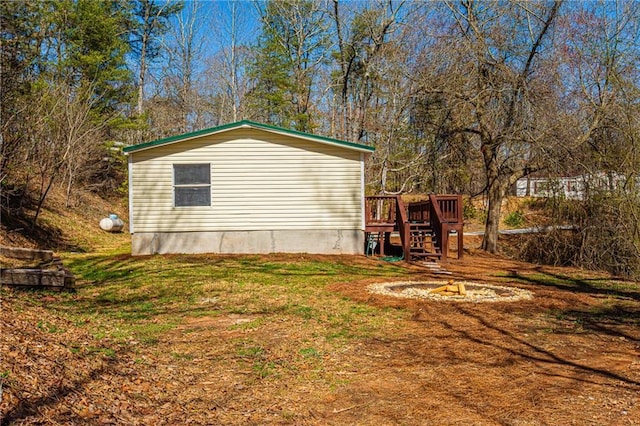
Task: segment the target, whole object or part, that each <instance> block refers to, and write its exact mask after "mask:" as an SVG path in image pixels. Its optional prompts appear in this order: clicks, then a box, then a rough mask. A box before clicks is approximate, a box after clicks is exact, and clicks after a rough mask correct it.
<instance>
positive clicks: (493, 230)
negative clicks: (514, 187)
mask: <svg viewBox="0 0 640 426" xmlns="http://www.w3.org/2000/svg"><path fill="white" fill-rule="evenodd" d="M503 186H504V185H501V184H500V183H499V182H498V181H497V180H494V181H493V183H492V184H490V185H489V189H488V206H487V220H486V221H485V227H484V238H483V239H482V246H481V248H482V250H485V251H488V252H489V253H496V252H497V251H498V231H499V229H500V210H501V209H502V200H503V199H504V194H505V191H504V190H503Z"/></svg>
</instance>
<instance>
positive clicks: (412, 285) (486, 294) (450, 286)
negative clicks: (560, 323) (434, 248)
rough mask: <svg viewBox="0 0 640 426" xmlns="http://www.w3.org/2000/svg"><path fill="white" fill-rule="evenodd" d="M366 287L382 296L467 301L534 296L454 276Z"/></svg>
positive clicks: (499, 300)
mask: <svg viewBox="0 0 640 426" xmlns="http://www.w3.org/2000/svg"><path fill="white" fill-rule="evenodd" d="M367 289H368V290H369V291H370V292H371V293H376V294H382V295H385V296H393V297H401V298H408V299H427V300H434V301H451V302H468V303H486V302H515V301H518V300H528V299H531V298H532V297H533V293H531V292H530V291H527V290H523V289H521V288H516V287H504V286H498V285H491V284H482V283H475V282H470V281H455V280H449V281H424V282H407V281H404V282H392V283H378V284H372V285H370V286H369V287H367Z"/></svg>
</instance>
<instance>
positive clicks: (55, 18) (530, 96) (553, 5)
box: [0, 0, 640, 276]
mask: <svg viewBox="0 0 640 426" xmlns="http://www.w3.org/2000/svg"><path fill="white" fill-rule="evenodd" d="M639 7H640V6H639V5H638V3H636V2H631V1H621V2H608V1H604V0H601V1H590V2H563V1H536V2H520V1H506V2H505V1H501V2H492V1H482V2H479V1H473V0H462V1H450V0H447V1H441V2H406V1H394V0H377V1H369V2H348V1H339V0H333V1H328V0H325V1H293V0H281V1H267V2H259V3H253V2H211V3H208V2H197V1H190V2H186V3H183V2H165V1H156V0H136V1H132V2H119V1H108V2H106V1H99V0H64V1H44V0H43V1H24V2H3V3H0V12H1V13H0V19H1V23H0V27H1V28H0V43H1V49H2V50H1V55H2V56H1V70H0V71H1V78H2V84H1V90H2V93H1V96H2V99H1V100H2V110H1V113H0V120H1V121H0V125H1V138H2V139H1V147H0V156H1V157H0V185H1V190H0V191H1V194H0V195H1V207H2V217H3V221H6V220H8V219H10V218H14V217H26V218H27V219H28V221H29V223H30V226H32V227H35V226H37V224H38V215H39V211H40V209H41V207H42V206H43V204H44V203H46V201H47V197H48V196H49V194H50V193H51V191H52V190H58V191H61V192H63V193H64V194H65V197H66V200H67V202H66V205H67V207H73V205H74V203H75V202H76V201H74V200H76V197H75V194H76V192H77V191H80V190H90V191H94V192H98V193H102V192H105V191H111V190H113V189H114V188H118V187H120V185H121V184H122V182H123V181H124V174H125V168H124V164H123V163H122V158H121V157H120V155H119V154H118V151H117V150H112V149H111V148H112V147H113V145H114V143H124V144H134V143H140V142H144V141H150V140H153V139H157V138H160V137H165V136H170V135H175V134H179V133H183V132H187V131H193V130H199V129H203V128H207V127H212V126H216V125H220V124H225V123H230V122H233V121H237V120H241V119H250V120H255V121H259V122H264V123H266V124H273V125H277V126H282V127H286V128H291V129H295V130H299V131H304V132H313V133H316V134H319V135H324V136H329V137H333V138H337V139H341V140H346V141H350V142H357V143H361V144H366V145H370V146H374V147H376V152H375V153H374V154H373V155H372V156H371V158H370V160H369V162H368V164H367V176H368V178H367V188H368V192H369V193H370V194H399V193H412V192H417V193H430V192H438V193H446V192H452V193H462V194H466V195H469V196H472V197H476V198H482V199H483V200H484V201H485V205H486V211H487V214H486V227H485V235H484V241H483V244H482V248H483V249H485V250H487V251H489V252H496V251H497V250H498V249H499V246H498V230H499V226H500V209H501V206H502V202H503V200H504V199H505V197H506V196H507V195H508V194H509V192H510V191H511V189H512V186H513V184H514V183H515V181H516V180H517V179H519V178H521V177H526V176H532V175H538V176H550V177H559V176H583V177H585V182H587V188H586V191H585V199H584V200H579V201H576V200H573V201H571V200H564V199H554V200H549V201H548V208H549V209H548V211H549V221H550V222H551V224H564V223H571V224H575V225H578V226H579V228H580V229H581V233H579V234H576V235H574V236H573V237H572V238H567V237H566V236H561V235H555V234H553V233H552V234H549V235H547V236H541V237H539V239H538V240H537V241H536V243H535V244H537V245H538V249H534V248H535V247H534V248H530V249H528V250H526V253H525V254H526V255H527V256H530V257H531V259H533V260H536V259H537V260H544V261H546V262H551V263H558V264H578V265H584V266H588V267H594V268H606V269H609V270H613V271H614V272H616V273H621V274H624V275H630V276H634V275H636V276H637V275H638V274H640V266H638V265H640V225H639V221H638V217H640V188H639V184H640V181H638V172H639V171H640V156H639V152H638V146H639V143H640V142H639V141H638V137H639V136H640V110H639V109H640V102H639V100H640V91H639V87H638V84H639V82H640V79H639V77H640V76H639V75H638V73H639V72H640V39H639V37H640V9H639ZM96 22H99V23H100V25H96ZM603 176H604V177H605V178H604V179H603V178H602V177H603ZM545 247H549V248H550V249H549V250H545V249H544V248H545Z"/></svg>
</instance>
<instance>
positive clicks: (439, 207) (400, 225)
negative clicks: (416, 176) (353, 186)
mask: <svg viewBox="0 0 640 426" xmlns="http://www.w3.org/2000/svg"><path fill="white" fill-rule="evenodd" d="M365 217H366V225H367V230H368V231H370V232H378V231H379V232H392V231H398V232H399V234H400V239H401V241H402V249H403V251H404V253H405V258H406V259H407V260H409V232H410V226H409V223H410V222H413V223H418V222H420V223H430V224H431V226H432V228H433V230H434V233H435V236H436V238H437V240H438V242H439V243H440V246H441V251H442V260H445V261H446V259H447V256H448V252H449V232H450V231H456V232H457V233H458V258H461V257H462V247H463V245H462V243H463V241H462V238H463V235H462V230H463V218H462V196H460V195H434V194H431V195H429V199H428V200H424V201H418V202H414V203H408V204H407V205H405V204H404V203H403V202H402V199H401V198H400V196H399V195H378V196H371V197H365Z"/></svg>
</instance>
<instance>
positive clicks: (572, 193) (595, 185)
mask: <svg viewBox="0 0 640 426" xmlns="http://www.w3.org/2000/svg"><path fill="white" fill-rule="evenodd" d="M626 181H627V179H626V177H625V176H624V175H620V174H616V173H613V174H606V173H597V174H596V175H588V176H561V177H525V178H521V179H518V181H517V182H516V188H515V190H516V196H517V197H554V196H555V197H564V198H567V199H570V200H582V199H584V196H585V193H586V190H587V188H592V189H613V188H621V187H623V186H624V185H625V183H626Z"/></svg>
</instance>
